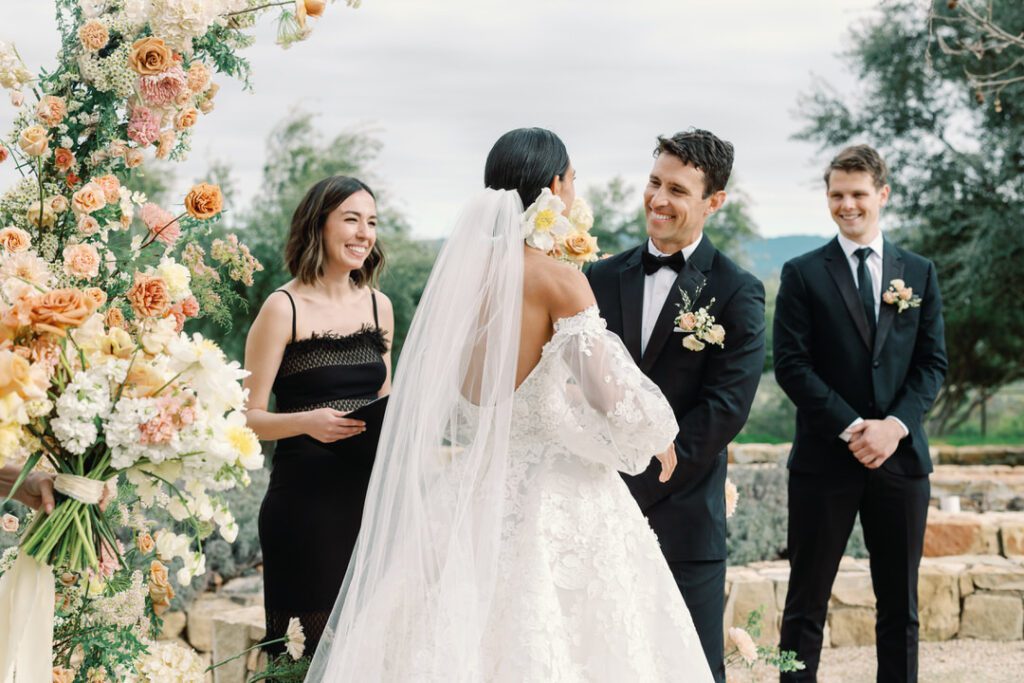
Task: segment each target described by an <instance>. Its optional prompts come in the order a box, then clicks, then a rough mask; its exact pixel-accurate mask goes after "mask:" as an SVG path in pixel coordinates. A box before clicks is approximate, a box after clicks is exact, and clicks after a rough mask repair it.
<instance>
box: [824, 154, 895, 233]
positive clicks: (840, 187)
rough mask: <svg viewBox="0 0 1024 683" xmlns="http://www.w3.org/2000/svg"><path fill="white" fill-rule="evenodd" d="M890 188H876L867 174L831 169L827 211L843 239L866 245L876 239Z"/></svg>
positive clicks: (886, 186) (872, 178)
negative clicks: (880, 217)
mask: <svg viewBox="0 0 1024 683" xmlns="http://www.w3.org/2000/svg"><path fill="white" fill-rule="evenodd" d="M888 200H889V186H888V185H882V186H881V187H879V186H878V183H877V182H876V180H875V178H874V177H873V176H872V175H871V173H869V172H867V171H844V170H841V169H833V170H832V171H831V172H830V173H829V175H828V209H829V212H831V214H832V220H833V221H835V224H836V225H837V226H839V232H841V233H842V234H843V237H846V238H847V239H850V240H853V241H854V242H857V243H858V244H868V243H870V242H871V241H872V240H873V239H875V237H877V236H878V232H879V227H878V218H879V216H880V215H881V213H882V207H883V206H885V203H886V202H887V201H888Z"/></svg>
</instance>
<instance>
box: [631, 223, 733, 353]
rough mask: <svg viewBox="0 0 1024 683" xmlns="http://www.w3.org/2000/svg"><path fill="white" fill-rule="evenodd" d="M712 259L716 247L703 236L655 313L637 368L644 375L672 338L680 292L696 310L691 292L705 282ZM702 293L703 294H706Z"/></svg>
mask: <svg viewBox="0 0 1024 683" xmlns="http://www.w3.org/2000/svg"><path fill="white" fill-rule="evenodd" d="M714 260H715V245H714V244H712V243H711V240H709V239H708V236H707V235H704V237H703V238H702V239H701V242H700V244H699V245H697V249H696V251H694V252H693V253H692V254H690V258H688V259H686V265H685V266H683V269H682V270H681V271H680V272H679V277H677V278H676V281H675V283H673V285H672V289H670V290H669V292H668V296H667V297H666V298H665V304H664V305H663V306H662V307H661V313H659V314H658V320H657V321H656V322H655V323H654V329H653V330H652V331H651V338H650V339H649V340H648V341H647V348H646V349H645V350H644V355H643V358H642V359H641V360H640V369H641V370H643V371H644V372H650V370H651V368H652V367H653V366H654V362H655V361H656V360H657V359H658V356H659V355H660V354H661V350H662V349H663V348H664V347H665V343H666V342H667V341H668V339H669V337H671V336H672V330H673V329H674V328H675V319H676V316H677V315H679V306H678V304H679V303H680V302H681V295H680V294H679V290H680V289H682V290H684V291H685V292H686V293H688V294H689V295H690V297H691V299H694V302H693V305H694V308H699V307H700V304H699V303H698V302H697V301H696V297H694V293H695V292H696V291H697V288H698V287H701V286H703V285H704V284H705V283H706V282H707V275H708V273H709V272H711V264H712V263H713V262H714ZM702 294H706V292H704V293H702ZM704 298H706V296H705V297H704Z"/></svg>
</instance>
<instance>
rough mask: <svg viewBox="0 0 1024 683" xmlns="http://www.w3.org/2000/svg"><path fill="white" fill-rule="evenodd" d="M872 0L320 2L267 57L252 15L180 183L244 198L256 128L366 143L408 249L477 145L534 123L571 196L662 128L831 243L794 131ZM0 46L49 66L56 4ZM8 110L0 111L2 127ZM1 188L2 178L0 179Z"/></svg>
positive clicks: (259, 150)
mask: <svg viewBox="0 0 1024 683" xmlns="http://www.w3.org/2000/svg"><path fill="white" fill-rule="evenodd" d="M875 4H876V3H875V2H874V0H829V1H828V2H821V1H820V0H771V1H766V0H714V1H709V0H631V1H630V2H621V1H620V2H612V1H610V0H516V1H515V2H508V1H498V0H364V2H363V6H362V7H361V8H360V9H358V10H352V9H349V8H347V7H346V6H345V4H344V2H338V3H336V4H333V5H328V9H327V12H326V15H325V16H324V17H323V18H322V19H321V20H320V21H318V22H315V28H314V33H313V35H312V37H311V38H310V39H309V40H307V41H305V42H303V43H299V44H297V45H295V46H293V47H292V48H291V49H289V50H282V49H281V48H279V47H278V46H277V45H275V44H274V35H275V31H276V25H275V22H274V21H273V20H271V15H267V16H266V17H265V18H264V19H263V20H262V22H261V26H260V28H259V29H258V30H257V37H258V41H257V44H256V45H254V46H253V47H252V48H249V49H247V50H245V51H244V52H243V54H244V55H245V56H246V57H247V58H248V59H249V60H250V61H251V62H252V66H253V72H254V85H255V92H252V93H247V92H243V91H242V90H241V88H240V87H239V85H238V84H237V83H234V82H232V81H230V80H228V79H227V78H224V77H220V78H218V79H217V80H218V81H219V82H220V83H221V85H222V89H221V91H220V93H219V94H218V95H217V108H216V110H215V111H214V112H213V113H212V114H211V115H209V116H205V117H201V120H200V122H199V124H198V126H197V128H196V135H195V137H194V138H193V151H192V155H191V157H190V159H189V161H188V162H186V163H185V164H181V165H179V169H180V171H179V181H178V182H179V185H181V186H186V185H187V184H188V183H189V182H190V181H192V180H194V179H196V178H198V177H201V176H202V175H203V172H204V169H205V168H206V167H207V165H208V164H209V162H210V161H211V160H213V159H219V160H223V161H226V162H228V163H229V164H230V165H231V166H232V167H233V169H234V178H235V181H236V183H237V185H238V186H239V189H240V192H241V197H242V201H243V202H244V201H245V200H246V199H248V198H251V197H252V196H253V195H254V194H255V193H257V192H258V191H259V185H260V169H261V167H262V164H263V160H264V148H265V141H266V138H267V134H268V133H269V131H270V130H271V129H272V128H273V126H274V125H275V124H276V123H277V122H279V121H280V120H281V119H282V118H283V117H284V116H285V115H286V114H287V113H288V112H289V111H290V110H292V109H294V108H297V107H298V108H302V109H304V110H306V111H310V112H313V113H315V114H317V118H316V122H317V125H318V127H319V130H320V131H322V134H323V135H324V136H325V137H327V136H333V135H334V134H336V133H337V132H339V131H342V130H345V129H349V128H352V127H358V128H361V129H367V130H371V131H373V132H374V133H375V134H376V135H377V136H378V137H379V139H380V140H381V141H382V142H383V144H384V148H383V151H382V153H381V155H380V157H379V159H378V161H377V162H376V164H375V166H374V168H373V169H372V171H373V173H375V175H376V177H378V178H379V179H381V182H382V183H383V186H384V188H385V189H386V190H387V191H388V194H389V196H390V197H392V198H394V199H395V200H397V204H398V208H399V209H400V210H402V211H403V212H404V213H405V214H406V215H407V216H408V218H409V220H410V222H411V224H412V226H413V230H414V232H415V233H416V234H417V235H420V236H430V237H433V236H440V235H443V234H445V233H446V231H447V229H448V227H449V226H450V224H451V221H452V219H453V218H454V216H455V214H456V212H457V210H458V207H459V206H460V205H461V203H462V201H463V200H464V198H465V196H466V195H467V194H468V193H470V192H472V191H474V190H476V189H477V188H479V187H480V185H481V184H482V176H483V164H484V159H485V157H486V155H487V152H488V150H489V149H490V146H491V145H492V144H493V142H494V141H495V139H497V137H498V136H499V135H500V134H501V133H503V132H505V131H506V130H508V129H510V128H516V127H520V126H544V127H547V128H551V129H552V130H554V131H555V132H556V133H558V134H559V135H560V136H561V137H562V139H563V140H565V142H566V145H567V146H568V148H569V154H570V156H571V157H572V160H573V164H574V165H575V166H576V168H577V172H578V176H577V177H578V183H579V184H580V186H581V187H582V188H586V187H587V186H588V185H593V184H601V183H604V182H607V181H608V180H609V179H610V178H612V177H614V176H616V175H621V176H623V177H624V178H625V179H626V180H627V181H628V182H630V183H631V184H632V185H633V186H634V187H636V188H637V193H638V197H637V205H638V206H639V202H640V199H639V188H640V187H642V184H643V183H644V182H645V179H646V176H647V173H648V171H649V169H650V165H651V150H652V148H653V145H654V138H655V136H656V135H658V134H666V133H672V132H674V131H677V130H681V129H685V128H687V127H690V126H698V127H702V128H708V129H710V130H712V131H713V132H715V133H716V134H717V135H719V136H720V137H723V138H725V139H727V140H730V141H731V142H733V143H734V145H735V146H736V163H735V166H734V177H735V178H736V180H737V181H738V183H739V185H740V186H741V187H742V188H743V190H744V191H745V192H746V193H747V194H748V195H749V196H750V198H751V200H752V202H753V206H752V209H753V216H754V219H755V220H756V222H757V223H758V226H759V227H760V229H761V231H762V233H763V234H765V235H766V236H774V235H784V234H794V233H816V234H830V233H832V232H833V230H834V227H833V225H832V223H831V221H830V220H829V216H828V213H827V210H826V207H825V198H824V191H823V188H822V187H821V185H820V180H819V177H820V168H821V166H822V164H823V163H824V162H825V161H827V158H826V155H823V154H820V153H818V152H817V151H816V150H815V148H814V147H813V146H811V145H808V144H805V143H800V142H796V141H794V140H792V139H791V136H792V135H793V133H794V132H795V131H796V130H797V129H798V128H799V127H800V125H801V123H800V119H799V116H798V112H797V103H798V96H799V94H800V93H801V92H806V91H807V89H808V88H809V86H810V83H811V81H812V75H817V76H819V77H822V78H825V79H827V80H828V81H830V82H831V83H833V84H834V85H835V86H836V87H838V88H840V89H847V88H850V87H852V85H853V80H852V77H851V76H850V74H849V73H848V72H847V70H846V68H845V66H844V65H843V63H842V62H841V60H840V59H839V56H838V55H839V53H840V52H841V51H842V50H844V49H846V48H848V47H849V40H848V38H847V35H848V30H849V27H850V26H851V25H852V24H854V23H856V22H860V21H862V20H863V19H864V18H866V17H869V16H871V13H872V12H873V11H874V7H875ZM0 40H4V41H7V42H11V41H12V40H13V41H14V42H15V44H16V45H17V47H18V49H19V52H20V53H21V54H22V56H23V57H24V58H25V61H26V62H27V63H28V65H29V67H30V68H31V69H32V70H37V69H38V68H39V67H40V66H42V67H50V66H52V65H53V63H54V59H55V54H56V50H57V48H58V41H57V34H56V31H55V29H54V21H53V2H52V0H45V1H44V0H33V2H12V1H11V0H3V2H0ZM12 119H13V107H11V106H10V105H9V104H8V103H7V102H6V101H0V127H2V128H3V130H5V131H6V130H7V129H8V128H9V127H10V123H11V120H12ZM12 179H13V175H12V168H11V164H4V166H3V167H0V185H2V186H7V185H9V183H10V181H11V180H12Z"/></svg>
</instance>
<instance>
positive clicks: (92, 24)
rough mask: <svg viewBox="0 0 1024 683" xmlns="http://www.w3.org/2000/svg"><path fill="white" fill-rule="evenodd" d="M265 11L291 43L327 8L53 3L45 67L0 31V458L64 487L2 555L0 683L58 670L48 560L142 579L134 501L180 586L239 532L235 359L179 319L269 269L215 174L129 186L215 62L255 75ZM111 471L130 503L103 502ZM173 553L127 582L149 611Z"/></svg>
mask: <svg viewBox="0 0 1024 683" xmlns="http://www.w3.org/2000/svg"><path fill="white" fill-rule="evenodd" d="M348 4H349V5H350V6H354V5H357V4H358V3H357V2H354V1H353V0H349V2H348ZM267 11H271V12H276V13H278V15H279V20H280V23H279V27H280V28H279V31H278V42H279V43H281V44H282V45H284V46H288V45H289V44H291V43H293V42H294V41H296V40H301V39H303V38H305V37H306V36H308V35H309V31H310V23H309V20H310V17H318V16H321V15H322V14H323V13H324V11H325V2H324V1H323V0H289V1H288V2H264V1H261V0H77V1H76V0H56V14H57V26H58V29H59V31H60V34H61V52H60V54H59V56H58V60H57V64H56V67H55V68H53V69H51V70H44V71H41V72H40V73H39V75H38V76H36V75H34V74H33V73H32V72H31V71H30V70H29V69H28V68H27V67H26V65H25V64H24V63H23V62H22V60H21V57H20V55H19V54H18V52H17V50H16V49H15V47H14V46H13V45H11V44H9V43H5V42H0V87H2V88H4V89H6V90H8V91H9V97H10V101H11V104H12V105H13V106H14V107H16V108H18V110H19V113H18V115H17V117H16V119H15V122H14V126H13V130H11V132H10V133H9V134H8V135H6V136H5V137H3V138H0V163H7V164H13V165H14V166H15V167H16V169H17V171H18V172H19V173H20V175H21V179H20V180H19V181H17V182H16V183H15V184H14V186H13V187H11V188H9V189H8V190H7V191H6V192H5V193H3V194H2V195H0V464H2V463H3V461H5V460H8V461H14V462H24V464H23V466H22V468H21V477H20V478H19V480H18V481H17V482H16V483H15V488H17V486H18V485H20V483H21V481H23V479H24V477H25V476H27V474H28V473H29V472H30V471H31V470H32V469H33V468H35V467H36V466H37V465H40V464H41V463H43V462H45V463H47V464H48V466H49V468H50V469H52V470H53V471H54V472H56V480H55V488H56V490H57V491H58V493H59V494H60V495H59V496H58V502H57V506H56V509H55V510H54V511H53V512H52V513H51V514H49V515H46V514H38V515H35V516H34V518H33V519H32V521H31V522H30V523H29V524H27V525H26V528H25V529H24V531H23V533H22V536H21V539H20V548H19V552H18V555H17V558H16V559H14V558H7V559H8V560H9V561H8V562H5V563H4V566H3V568H2V569H4V571H3V577H2V578H0V604H3V605H5V606H6V605H15V608H14V609H10V610H8V609H7V608H6V607H5V608H4V609H3V610H0V679H5V678H6V677H7V675H8V674H9V673H10V671H11V669H12V667H14V668H15V669H16V670H17V672H18V677H19V678H18V680H36V679H37V678H39V677H41V676H43V674H44V669H45V677H46V678H47V680H48V679H49V676H50V674H49V668H48V666H42V664H40V662H42V663H44V664H45V663H46V662H48V661H49V660H50V658H51V656H52V655H51V648H52V644H53V641H52V633H53V627H54V595H55V591H54V575H56V576H57V578H58V579H59V581H60V582H61V584H62V585H64V584H65V582H67V585H64V588H67V587H68V586H69V585H76V586H82V585H84V586H88V587H89V588H88V589H86V590H85V592H84V594H83V595H84V599H88V600H91V599H100V598H111V599H112V598H113V597H114V596H116V595H119V594H122V593H124V592H125V591H126V590H128V588H127V587H128V586H129V584H130V585H132V586H135V582H136V579H135V574H134V573H133V572H132V573H129V574H127V575H126V576H127V577H128V578H122V579H118V580H117V581H112V580H111V578H112V577H114V576H115V575H116V572H117V571H122V570H123V571H128V569H127V568H128V566H129V565H130V562H126V557H125V552H124V550H123V548H122V546H121V544H120V543H119V541H118V535H119V533H118V532H119V531H120V532H121V534H120V535H121V536H122V537H123V536H124V534H125V532H126V531H127V528H126V527H128V526H129V525H128V522H127V521H126V520H127V519H128V517H131V518H132V519H133V520H134V521H133V522H132V524H131V525H130V528H134V529H136V530H137V531H138V533H145V534H146V536H147V537H148V531H145V532H143V530H145V529H148V528H149V527H151V526H152V524H147V523H146V521H145V514H146V513H145V510H146V508H148V507H158V508H160V509H162V510H166V511H167V512H169V514H170V515H171V516H172V517H173V518H174V519H175V520H177V521H178V522H179V527H180V528H182V529H185V532H184V533H175V532H174V531H171V530H161V531H158V532H157V533H156V534H155V535H154V536H152V537H149V538H148V541H147V540H146V539H145V538H143V539H142V540H143V541H145V543H144V546H146V552H150V549H149V548H148V546H149V545H150V544H151V545H152V548H151V551H152V552H153V553H155V559H154V561H155V562H160V563H167V564H168V565H169V564H170V563H171V562H172V561H177V560H180V568H179V569H178V570H177V573H176V577H177V579H178V582H179V583H180V584H187V583H188V582H190V581H191V579H192V578H193V577H194V576H197V575H199V574H202V573H203V572H204V571H205V558H204V555H203V551H202V543H203V540H204V539H205V538H207V537H209V536H210V535H211V534H212V533H214V532H215V531H216V532H219V534H220V535H221V536H222V537H223V538H224V539H225V540H227V541H228V542H232V541H234V539H235V536H236V535H237V533H238V526H237V524H236V523H235V521H234V519H233V517H232V514H231V511H230V510H229V509H228V506H227V505H226V504H225V503H224V502H223V501H222V500H221V499H220V498H219V494H220V492H223V491H225V490H227V489H230V488H232V487H234V486H239V485H242V486H244V485H247V484H248V483H249V476H248V474H247V472H248V471H249V470H252V469H254V468H258V467H261V466H262V454H261V450H260V446H259V442H258V440H257V438H256V436H255V434H253V432H252V431H250V430H249V429H248V428H247V427H246V425H245V419H244V416H243V413H242V412H241V411H242V410H243V408H244V403H245V398H246V396H245V392H244V391H243V389H242V388H241V386H240V384H239V382H240V380H241V378H242V377H243V376H244V374H245V373H244V371H243V370H242V369H241V368H240V367H239V365H238V364H237V363H236V362H229V361H228V359H227V358H226V357H225V355H224V353H223V352H222V351H221V350H220V349H219V348H218V347H217V345H216V344H214V343H213V342H211V341H209V340H207V339H204V338H203V337H202V336H200V335H198V334H192V335H190V334H186V333H185V332H184V331H183V327H184V324H185V321H186V320H187V319H189V318H195V317H199V316H211V317H213V318H214V319H216V320H221V321H225V320H229V319H230V310H231V306H232V304H234V303H236V302H237V301H238V296H237V295H236V294H235V293H234V291H233V283H232V281H235V282H242V283H251V281H252V275H253V272H254V271H257V270H260V269H261V268H262V267H261V266H260V264H259V263H258V262H257V261H256V259H255V258H253V257H252V255H251V254H250V253H249V250H248V249H247V248H246V247H245V245H244V244H242V243H241V242H239V240H238V239H237V237H235V236H234V235H227V236H225V237H223V238H221V239H214V240H212V241H211V240H210V237H211V232H212V227H213V225H214V224H215V223H216V222H217V221H218V220H219V218H220V215H221V212H222V210H223V196H222V193H221V190H220V188H219V187H218V186H217V185H214V184H208V183H199V184H197V185H195V186H194V187H192V189H191V190H190V191H189V192H188V193H187V194H186V195H185V196H184V197H181V198H180V199H179V201H180V204H181V206H180V208H175V209H173V210H172V209H171V207H169V206H166V205H161V204H158V203H156V202H153V201H151V200H150V199H149V198H147V197H146V196H145V194H143V193H142V192H140V191H138V188H139V177H140V174H139V171H140V170H141V168H142V167H143V166H144V165H145V164H146V163H147V160H148V159H152V158H156V159H170V160H179V159H182V158H184V156H185V155H186V154H187V152H188V150H189V147H190V138H191V135H192V133H193V131H194V130H195V129H196V128H198V127H200V123H201V118H202V117H203V116H205V115H208V114H210V113H211V112H212V111H213V108H214V98H215V96H216V94H217V89H218V86H217V84H216V83H214V80H213V76H214V74H215V73H217V72H219V73H222V74H227V75H229V76H232V77H237V78H241V79H243V80H245V81H246V82H247V81H248V74H249V65H248V63H247V62H246V61H245V60H244V59H242V58H241V57H239V56H238V55H237V54H236V53H237V50H238V49H239V48H242V47H245V46H248V45H250V44H251V43H252V41H253V38H252V36H251V35H249V34H248V33H247V32H246V30H247V29H249V28H251V27H252V26H253V25H254V23H255V19H256V17H257V15H259V14H261V13H263V12H267ZM207 252H209V255H208V254H207ZM119 483H120V484H121V493H122V494H126V493H125V492H127V494H126V495H128V496H130V497H131V498H132V503H131V512H130V514H129V513H128V512H124V513H123V514H119V515H111V514H108V512H109V510H108V508H109V507H110V505H111V501H112V500H113V499H114V498H115V496H117V495H118V484H119ZM126 509H127V508H126ZM140 552H141V550H140ZM161 566H163V567H164V571H156V572H155V573H154V572H152V571H151V572H150V573H149V574H148V575H143V576H142V577H141V579H140V583H139V585H138V586H135V588H133V589H132V590H131V591H129V592H130V593H131V595H141V594H143V593H147V594H148V596H149V597H148V598H147V599H148V603H147V604H150V605H151V608H152V610H153V611H154V612H155V613H156V614H158V613H159V611H161V610H162V609H163V608H166V606H167V604H169V600H170V597H173V589H171V588H170V584H169V583H168V582H167V581H166V569H167V566H166V565H163V564H161ZM118 568H120V569H118ZM147 585H148V591H147V589H146V586H147ZM154 587H155V592H154ZM14 596H17V597H18V600H17V601H14V600H13V597H14ZM5 600H9V602H4V601H5ZM58 601H59V591H58ZM135 602H137V600H136V601H135ZM135 602H133V604H135ZM58 607H59V605H58ZM19 610H20V611H19ZM97 614H99V615H100V616H97V617H96V619H100V620H102V615H103V614H104V613H103V612H102V611H101V612H98V613H97ZM61 618H62V617H61V612H60V610H59V609H58V614H57V620H58V623H59V622H60V620H61ZM90 628H91V627H90ZM96 643H99V641H96ZM96 647H97V648H101V647H103V645H101V644H96ZM63 664H64V665H65V666H67V665H69V661H68V660H67V658H65V661H63ZM40 667H41V668H40ZM85 673H86V672H84V671H83V672H81V676H79V678H81V680H85V678H84V676H85ZM37 674H38V675H37ZM40 680H41V678H40ZM76 680H77V679H76Z"/></svg>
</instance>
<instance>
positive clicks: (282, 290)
mask: <svg viewBox="0 0 1024 683" xmlns="http://www.w3.org/2000/svg"><path fill="white" fill-rule="evenodd" d="M274 291H275V292H281V293H282V294H284V295H285V296H286V297H288V302H289V303H290V304H291V305H292V341H293V342H294V341H295V315H296V314H295V299H293V298H292V295H291V294H289V293H288V292H287V291H286V290H284V289H275V290H274ZM373 310H374V316H375V317H376V312H377V308H376V302H374V309H373Z"/></svg>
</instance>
